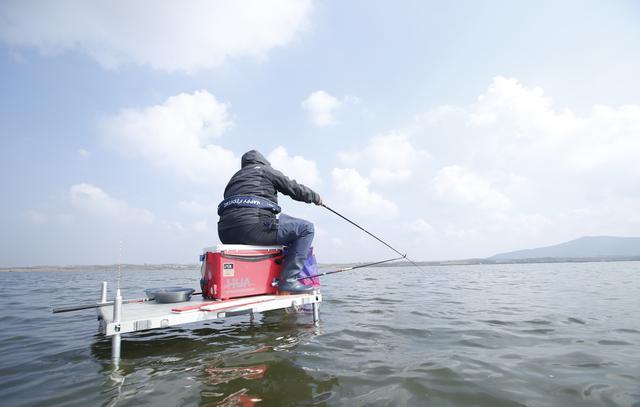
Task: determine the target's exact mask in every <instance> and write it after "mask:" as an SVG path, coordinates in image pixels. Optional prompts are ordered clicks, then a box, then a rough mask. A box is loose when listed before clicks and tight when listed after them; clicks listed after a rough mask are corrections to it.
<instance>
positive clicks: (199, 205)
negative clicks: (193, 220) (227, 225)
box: [178, 200, 218, 215]
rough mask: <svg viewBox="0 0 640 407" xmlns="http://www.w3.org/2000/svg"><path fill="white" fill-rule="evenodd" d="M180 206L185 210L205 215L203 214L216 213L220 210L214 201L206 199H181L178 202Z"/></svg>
mask: <svg viewBox="0 0 640 407" xmlns="http://www.w3.org/2000/svg"><path fill="white" fill-rule="evenodd" d="M178 208H180V210H182V211H183V212H187V213H192V214H197V215H203V214H207V213H210V214H215V213H216V212H217V210H218V205H217V204H215V203H213V202H204V201H197V200H192V201H180V202H178Z"/></svg>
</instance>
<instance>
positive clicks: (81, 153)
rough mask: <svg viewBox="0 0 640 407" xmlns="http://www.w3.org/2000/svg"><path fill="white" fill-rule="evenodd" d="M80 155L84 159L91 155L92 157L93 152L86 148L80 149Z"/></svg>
mask: <svg viewBox="0 0 640 407" xmlns="http://www.w3.org/2000/svg"><path fill="white" fill-rule="evenodd" d="M78 155H79V156H80V157H82V158H84V159H88V158H89V157H91V153H90V152H89V151H87V150H85V149H84V148H79V149H78Z"/></svg>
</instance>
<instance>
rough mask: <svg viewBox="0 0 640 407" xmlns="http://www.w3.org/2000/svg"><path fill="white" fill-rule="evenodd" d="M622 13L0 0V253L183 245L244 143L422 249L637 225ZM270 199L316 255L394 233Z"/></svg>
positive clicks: (626, 9) (112, 257)
mask: <svg viewBox="0 0 640 407" xmlns="http://www.w3.org/2000/svg"><path fill="white" fill-rule="evenodd" d="M639 21H640V8H639V7H638V5H637V3H634V2H631V1H629V2H584V1H575V2H572V1H566V2H526V3H525V2H507V1H484V2H478V1H466V2H464V1H460V2H426V1H414V2H411V1H409V2H401V3H398V2H381V1H379V2H370V1H366V2H365V1H354V2H338V1H324V2H314V1H289V0H282V1H275V2H264V1H255V2H243V3H242V4H240V3H238V2H194V3H191V4H190V5H189V6H188V7H187V6H185V5H171V3H169V2H136V3H135V4H134V5H132V4H131V3H130V2H111V3H109V4H106V5H100V4H96V3H89V2H82V1H57V2H54V1H49V2H35V1H5V2H3V3H2V4H0V89H2V98H1V99H0V134H2V137H1V141H0V142H1V143H2V144H1V146H2V148H1V150H0V158H1V160H2V166H3V171H2V175H1V176H0V188H1V190H2V191H3V197H4V199H3V200H2V201H1V203H0V209H1V210H0V219H1V221H2V225H3V230H4V231H5V233H3V234H2V237H1V239H0V244H1V247H2V248H1V249H0V250H1V251H0V266H18V265H41V264H103V263H116V262H118V260H119V255H118V251H119V246H120V245H122V256H121V257H122V261H124V262H130V263H159V262H195V261H196V259H197V256H198V253H199V252H200V251H201V249H202V247H205V246H211V245H213V244H215V243H217V241H218V239H217V232H216V222H217V215H216V213H215V205H216V204H217V202H218V201H219V200H220V198H221V195H222V189H223V187H224V185H225V183H226V180H227V179H228V176H229V175H230V174H231V173H233V172H234V171H235V170H236V169H237V167H238V166H239V157H240V155H241V154H242V153H243V152H244V151H246V150H248V149H252V148H257V149H259V150H261V151H262V152H263V153H264V154H265V155H268V156H269V157H270V158H272V161H273V163H274V166H275V167H279V168H280V169H282V170H283V171H284V172H285V173H287V174H288V175H290V176H291V177H293V178H296V179H298V180H299V181H302V182H306V183H308V184H310V185H311V186H312V187H314V188H315V189H316V190H318V192H320V194H321V195H322V196H323V197H324V199H325V200H326V201H327V203H328V204H330V206H332V207H334V209H336V210H338V211H340V212H343V213H344V214H345V215H347V216H349V217H352V218H353V219H355V220H356V221H358V222H360V223H361V224H363V225H364V226H366V227H368V228H369V229H370V230H371V231H373V232H374V233H376V234H379V235H380V236H382V237H383V238H385V239H387V240H388V241H389V242H390V243H391V244H392V245H394V246H397V247H399V248H401V249H402V250H405V251H408V252H409V254H410V255H411V256H412V257H413V258H415V259H418V260H437V259H455V258H468V257H485V256H490V255H493V254H495V253H498V252H501V251H507V250H514V249H519V248H526V247H531V246H540V245H547V244H553V243H557V242H561V241H564V240H568V239H572V238H576V237H579V236H583V235H623V236H634V235H639V234H640V233H639V231H640V215H638V213H640V212H639V211H638V210H637V209H638V208H639V207H640V188H639V187H638V185H640V182H638V181H640V170H639V169H638V166H637V164H636V163H637V161H638V159H639V158H640V100H639V97H638V95H640V79H638V74H637V72H640V49H639V48H640V46H639V45H638V44H640V24H638V23H639ZM280 202H281V205H282V206H283V208H284V210H285V211H286V212H287V213H289V214H291V215H294V216H300V217H305V218H308V219H310V220H312V221H313V222H314V223H315V225H316V228H317V233H316V240H315V246H316V251H317V254H318V257H319V260H320V261H322V262H342V261H357V260H377V259H380V258H385V257H389V256H390V255H393V253H389V251H388V250H387V249H385V248H384V247H383V246H381V245H379V243H377V242H375V241H374V240H373V239H371V238H369V237H368V236H366V235H364V234H363V233H362V232H360V231H358V230H356V229H354V228H353V227H351V226H349V225H348V224H345V223H344V221H341V220H340V219H337V218H336V217H335V216H333V215H332V214H330V213H328V212H327V211H326V210H323V209H321V208H318V207H315V206H312V205H305V204H301V203H297V202H293V201H291V200H290V199H289V198H286V197H282V198H281V199H280ZM120 242H122V243H120Z"/></svg>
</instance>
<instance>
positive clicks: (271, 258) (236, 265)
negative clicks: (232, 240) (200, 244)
mask: <svg viewBox="0 0 640 407" xmlns="http://www.w3.org/2000/svg"><path fill="white" fill-rule="evenodd" d="M282 260H283V252H282V246H246V245H236V244H234V245H229V244H219V245H217V246H215V247H209V248H206V249H204V254H203V255H202V256H201V257H200V261H202V268H201V274H202V279H201V280H200V286H201V287H202V296H203V297H204V298H209V299H216V300H218V299H219V300H226V299H228V298H237V297H247V296H250V295H261V294H275V293H276V292H277V291H278V289H277V287H276V286H274V285H273V282H274V280H276V279H277V278H278V277H279V276H280V271H281V270H282Z"/></svg>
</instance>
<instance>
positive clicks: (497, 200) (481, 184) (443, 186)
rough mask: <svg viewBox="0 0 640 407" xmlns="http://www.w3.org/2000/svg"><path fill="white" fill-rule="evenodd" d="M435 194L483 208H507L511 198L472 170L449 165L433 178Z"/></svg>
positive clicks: (510, 203)
mask: <svg viewBox="0 0 640 407" xmlns="http://www.w3.org/2000/svg"><path fill="white" fill-rule="evenodd" d="M433 184H434V187H435V191H436V194H437V195H438V196H439V197H440V198H443V199H446V200H448V201H450V202H454V203H458V204H464V205H472V206H479V207H481V208H484V209H495V210H508V209H511V207H512V202H511V200H510V199H509V198H508V197H507V196H506V195H505V194H503V193H501V192H499V191H497V190H495V189H494V188H493V187H492V185H491V184H490V183H489V182H488V181H487V180H485V179H484V178H482V177H481V176H480V175H478V174H476V173H474V172H473V171H471V170H469V169H467V168H464V167H460V166H458V165H451V166H448V167H444V168H442V169H440V170H439V171H438V173H437V175H436V177H435V178H434V180H433Z"/></svg>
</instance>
